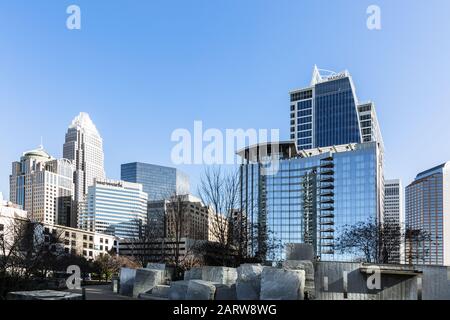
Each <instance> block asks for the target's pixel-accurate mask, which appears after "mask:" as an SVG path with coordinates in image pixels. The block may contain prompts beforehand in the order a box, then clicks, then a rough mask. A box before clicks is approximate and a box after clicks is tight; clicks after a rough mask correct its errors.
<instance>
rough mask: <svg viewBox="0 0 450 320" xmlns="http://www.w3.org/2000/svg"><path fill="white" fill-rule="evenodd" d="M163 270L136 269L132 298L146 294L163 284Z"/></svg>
mask: <svg viewBox="0 0 450 320" xmlns="http://www.w3.org/2000/svg"><path fill="white" fill-rule="evenodd" d="M164 273H165V271H164V270H151V269H137V270H136V276H135V278H134V286H133V297H135V298H137V297H138V296H139V294H140V293H146V292H147V291H150V290H152V289H153V288H154V287H156V286H157V285H159V284H163V282H164Z"/></svg>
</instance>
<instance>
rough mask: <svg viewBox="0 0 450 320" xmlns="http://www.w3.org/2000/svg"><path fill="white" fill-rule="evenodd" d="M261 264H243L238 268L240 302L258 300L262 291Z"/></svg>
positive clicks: (237, 286) (237, 284) (238, 296)
mask: <svg viewBox="0 0 450 320" xmlns="http://www.w3.org/2000/svg"><path fill="white" fill-rule="evenodd" d="M263 269H264V267H263V266H261V265H260V264H243V265H241V266H240V267H239V268H237V275H238V277H237V281H236V297H237V299H238V300H258V299H259V295H260V291H261V273H262V271H263Z"/></svg>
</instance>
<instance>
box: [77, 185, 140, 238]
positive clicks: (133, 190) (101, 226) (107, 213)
mask: <svg viewBox="0 0 450 320" xmlns="http://www.w3.org/2000/svg"><path fill="white" fill-rule="evenodd" d="M146 225H147V194H146V193H145V192H143V191H142V185H141V184H137V183H131V182H125V181H114V180H94V184H93V185H92V186H89V187H88V194H87V196H86V200H85V202H83V204H82V205H81V206H80V214H79V226H80V228H81V229H84V230H88V231H92V232H98V233H104V234H110V235H113V236H116V237H119V238H138V237H140V236H141V234H142V230H143V228H144V226H146Z"/></svg>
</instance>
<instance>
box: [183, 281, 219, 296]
mask: <svg viewBox="0 0 450 320" xmlns="http://www.w3.org/2000/svg"><path fill="white" fill-rule="evenodd" d="M215 293H216V286H215V285H214V283H212V282H210V281H204V280H189V285H188V289H187V293H186V300H214V296H215Z"/></svg>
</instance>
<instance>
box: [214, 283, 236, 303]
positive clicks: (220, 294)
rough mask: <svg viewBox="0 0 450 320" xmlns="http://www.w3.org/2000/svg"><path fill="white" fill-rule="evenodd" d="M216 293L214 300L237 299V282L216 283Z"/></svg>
mask: <svg viewBox="0 0 450 320" xmlns="http://www.w3.org/2000/svg"><path fill="white" fill-rule="evenodd" d="M214 286H215V287H216V294H215V296H214V300H237V296H236V285H235V284H221V283H214Z"/></svg>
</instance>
